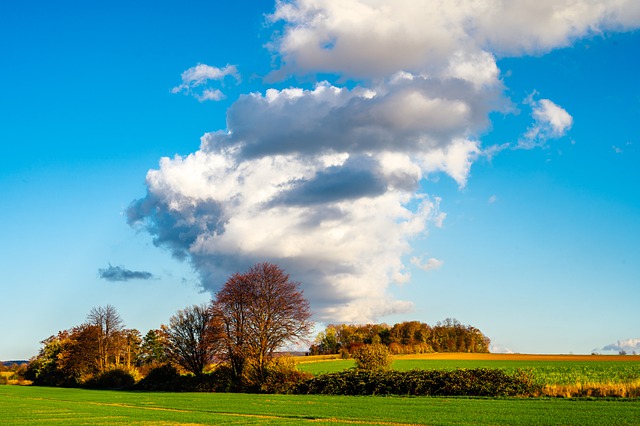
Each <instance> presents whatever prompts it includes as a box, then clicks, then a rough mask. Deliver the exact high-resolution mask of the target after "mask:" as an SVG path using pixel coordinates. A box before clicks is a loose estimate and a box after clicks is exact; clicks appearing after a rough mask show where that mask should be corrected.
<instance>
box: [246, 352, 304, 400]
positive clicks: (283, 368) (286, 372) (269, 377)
mask: <svg viewBox="0 0 640 426" xmlns="http://www.w3.org/2000/svg"><path fill="white" fill-rule="evenodd" d="M312 377H313V376H312V375H311V374H310V373H306V372H303V371H300V370H298V368H297V367H296V363H295V362H294V361H293V359H291V358H289V357H282V358H275V359H273V360H271V362H270V363H269V365H268V366H267V369H266V374H265V377H264V378H262V380H261V382H260V383H259V384H258V389H257V390H258V391H259V392H260V393H279V394H290V393H296V390H297V389H298V386H299V385H300V384H302V383H303V382H305V381H306V380H309V379H311V378H312Z"/></svg>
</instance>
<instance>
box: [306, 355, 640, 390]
mask: <svg viewBox="0 0 640 426" xmlns="http://www.w3.org/2000/svg"><path fill="white" fill-rule="evenodd" d="M354 365H355V364H354V361H353V360H349V359H346V360H343V359H337V360H328V361H321V362H312V363H301V364H299V365H298V368H299V369H300V370H303V371H307V372H310V373H312V374H318V373H333V372H338V371H342V370H344V369H346V368H351V367H353V366H354ZM392 367H393V368H394V369H396V370H401V371H403V370H404V371H406V370H412V369H434V370H449V369H456V368H498V369H501V370H505V371H507V372H509V373H512V372H515V371H516V370H518V369H521V370H529V371H531V372H532V373H533V376H534V378H535V379H536V381H538V382H539V383H541V384H549V385H573V384H575V383H633V382H635V381H640V362H628V361H619V362H616V361H562V360H558V361H537V360H530V361H523V360H514V361H507V360H492V359H485V360H465V359H462V360H454V359H412V358H407V359H403V358H402V357H400V358H398V359H396V360H395V361H394V362H393V366H392Z"/></svg>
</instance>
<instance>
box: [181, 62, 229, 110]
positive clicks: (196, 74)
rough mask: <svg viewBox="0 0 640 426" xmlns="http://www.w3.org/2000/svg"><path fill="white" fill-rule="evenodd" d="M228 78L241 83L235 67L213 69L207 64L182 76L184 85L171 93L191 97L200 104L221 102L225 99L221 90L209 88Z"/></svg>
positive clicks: (194, 68)
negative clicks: (211, 84)
mask: <svg viewBox="0 0 640 426" xmlns="http://www.w3.org/2000/svg"><path fill="white" fill-rule="evenodd" d="M226 77H233V78H235V80H236V82H239V81H240V74H239V73H238V69H237V68H236V66H235V65H227V66H225V67H224V68H218V67H213V66H210V65H206V64H198V65H196V66H195V67H191V68H189V69H188V70H186V71H184V72H183V73H182V74H181V78H182V84H180V85H178V86H176V87H174V88H172V89H171V93H184V94H185V95H191V96H193V97H194V98H196V99H197V100H199V101H200V102H204V101H219V100H222V99H224V98H225V95H224V93H222V91H221V90H220V89H215V88H211V87H207V85H208V84H209V83H210V82H212V81H220V82H221V81H223V80H224V79H225V78H226Z"/></svg>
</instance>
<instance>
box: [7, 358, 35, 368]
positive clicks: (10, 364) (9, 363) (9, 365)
mask: <svg viewBox="0 0 640 426" xmlns="http://www.w3.org/2000/svg"><path fill="white" fill-rule="evenodd" d="M16 364H17V365H24V364H29V361H27V360H24V359H19V360H13V361H0V365H3V366H4V367H11V366H12V365H16Z"/></svg>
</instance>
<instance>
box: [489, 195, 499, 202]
mask: <svg viewBox="0 0 640 426" xmlns="http://www.w3.org/2000/svg"><path fill="white" fill-rule="evenodd" d="M496 201H498V197H497V196H495V195H492V196H491V197H489V199H488V200H487V202H488V203H489V204H493V203H495V202H496Z"/></svg>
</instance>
